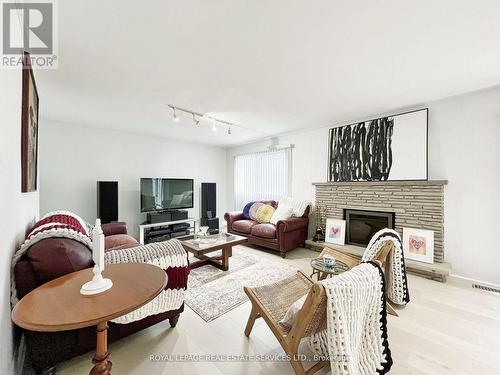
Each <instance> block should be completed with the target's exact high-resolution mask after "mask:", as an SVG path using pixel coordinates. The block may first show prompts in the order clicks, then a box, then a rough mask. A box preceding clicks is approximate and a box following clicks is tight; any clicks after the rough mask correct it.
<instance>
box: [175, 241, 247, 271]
mask: <svg viewBox="0 0 500 375" xmlns="http://www.w3.org/2000/svg"><path fill="white" fill-rule="evenodd" d="M247 240H248V238H246V237H243V236H238V235H236V234H229V235H228V234H226V233H221V235H220V237H219V239H218V240H217V241H215V242H213V243H203V242H196V239H195V238H191V239H186V238H184V239H181V243H182V246H184V249H186V251H189V252H190V253H192V254H194V256H195V258H197V259H198V260H197V261H194V262H191V263H190V267H191V268H198V267H201V266H204V265H205V264H210V265H212V266H214V267H217V268H219V269H221V270H223V271H227V270H228V269H229V257H230V256H232V255H233V246H236V245H240V244H242V243H245V242H247ZM219 250H222V254H221V255H220V256H211V257H210V256H207V255H206V254H210V253H213V252H215V251H219Z"/></svg>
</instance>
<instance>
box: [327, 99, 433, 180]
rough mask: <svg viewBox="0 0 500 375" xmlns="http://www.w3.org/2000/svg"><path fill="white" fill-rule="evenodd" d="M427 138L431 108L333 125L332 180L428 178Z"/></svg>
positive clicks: (331, 144)
mask: <svg viewBox="0 0 500 375" xmlns="http://www.w3.org/2000/svg"><path fill="white" fill-rule="evenodd" d="M427 141H428V109H427V108H425V109H421V110H416V111H411V112H406V113H401V114H397V115H393V116H387V117H381V118H377V119H372V120H367V121H362V122H358V123H355V124H350V125H345V126H340V127H336V128H332V129H330V132H329V140H328V155H329V156H328V180H329V181H339V182H341V181H389V180H392V181H399V180H427V178H428V175H427V170H428V167H427V162H428V161H427V159H428V145H427Z"/></svg>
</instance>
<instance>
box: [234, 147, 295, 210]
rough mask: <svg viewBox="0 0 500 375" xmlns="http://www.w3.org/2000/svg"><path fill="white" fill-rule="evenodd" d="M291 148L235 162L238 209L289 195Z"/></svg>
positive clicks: (262, 153)
mask: <svg viewBox="0 0 500 375" xmlns="http://www.w3.org/2000/svg"><path fill="white" fill-rule="evenodd" d="M291 157H292V148H290V147H289V148H285V149H280V150H274V151H265V152H257V153H253V154H245V155H238V156H236V157H235V160H234V198H235V208H236V209H242V208H243V207H244V206H245V204H247V203H248V202H251V201H255V200H261V199H273V200H276V201H277V200H279V199H280V198H282V197H285V196H287V195H288V192H289V185H290V166H291Z"/></svg>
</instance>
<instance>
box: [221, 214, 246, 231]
mask: <svg viewBox="0 0 500 375" xmlns="http://www.w3.org/2000/svg"><path fill="white" fill-rule="evenodd" d="M244 219H245V217H244V216H243V212H241V211H232V212H226V213H225V214H224V220H226V222H227V230H228V232H229V231H231V228H232V226H233V223H234V222H235V221H237V220H244Z"/></svg>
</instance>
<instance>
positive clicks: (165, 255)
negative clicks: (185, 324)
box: [104, 239, 189, 324]
mask: <svg viewBox="0 0 500 375" xmlns="http://www.w3.org/2000/svg"><path fill="white" fill-rule="evenodd" d="M104 262H105V263H106V264H115V263H148V264H153V265H155V266H158V267H160V268H162V269H164V270H165V272H166V273H167V276H168V281H167V287H166V288H165V290H164V291H162V292H161V293H160V294H159V295H158V296H157V297H156V298H155V299H153V300H152V301H151V302H149V303H147V304H146V305H144V306H142V307H140V308H138V309H137V310H134V311H132V312H131V313H129V314H127V315H123V316H121V317H119V318H117V319H114V320H112V322H114V323H120V324H127V323H131V322H134V321H136V320H141V319H143V318H145V317H147V316H149V315H155V314H160V313H163V312H166V311H170V310H176V309H178V308H179V307H181V306H182V304H183V303H184V292H185V290H186V288H187V279H188V274H189V268H188V258H187V253H186V250H184V248H183V247H182V244H181V243H180V241H179V240H176V239H173V240H169V241H165V242H156V243H151V244H148V245H141V246H137V247H132V248H129V249H119V250H111V251H108V252H107V253H105V254H104Z"/></svg>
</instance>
